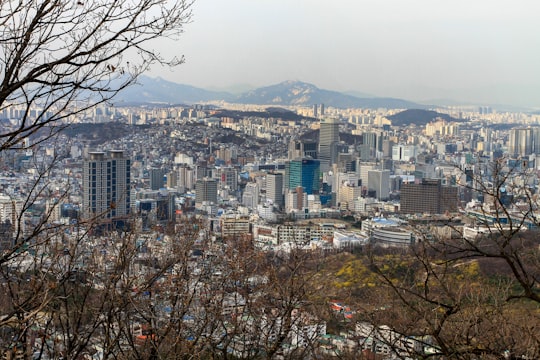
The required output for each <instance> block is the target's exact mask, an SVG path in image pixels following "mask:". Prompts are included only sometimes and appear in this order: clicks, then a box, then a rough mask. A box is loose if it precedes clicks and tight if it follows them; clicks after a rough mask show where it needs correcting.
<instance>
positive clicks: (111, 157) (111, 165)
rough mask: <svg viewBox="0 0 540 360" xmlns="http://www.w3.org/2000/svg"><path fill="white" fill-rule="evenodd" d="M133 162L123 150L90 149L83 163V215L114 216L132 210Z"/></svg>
mask: <svg viewBox="0 0 540 360" xmlns="http://www.w3.org/2000/svg"><path fill="white" fill-rule="evenodd" d="M130 182H131V161H130V159H129V158H127V157H126V156H124V152H123V151H122V150H110V151H109V152H108V153H105V152H90V153H88V157H87V158H86V159H85V161H84V166H83V217H84V218H86V219H88V218H93V217H99V218H108V219H114V218H118V217H123V216H126V215H127V214H128V213H129V205H130V198H131V193H130V188H129V184H130Z"/></svg>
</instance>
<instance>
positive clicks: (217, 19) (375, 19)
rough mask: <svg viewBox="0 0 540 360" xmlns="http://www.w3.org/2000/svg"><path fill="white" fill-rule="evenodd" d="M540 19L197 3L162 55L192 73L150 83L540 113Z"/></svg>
mask: <svg viewBox="0 0 540 360" xmlns="http://www.w3.org/2000/svg"><path fill="white" fill-rule="evenodd" d="M539 17H540V1H538V0H507V1H502V0H445V1H442V0H333V1H329V0H324V1H323V0H196V4H195V5H194V18H193V23H191V24H189V25H187V26H186V29H185V30H186V33H185V34H184V35H183V36H182V38H181V39H180V41H178V42H177V43H176V44H175V46H174V47H171V46H168V47H167V48H166V49H162V50H161V51H162V52H163V53H165V54H169V53H170V54H172V52H173V51H174V53H176V54H184V55H185V56H186V64H184V65H182V66H180V67H178V68H176V69H175V70H174V71H173V72H172V73H169V72H165V71H161V70H160V69H154V71H153V73H152V75H159V76H163V77H165V78H167V79H169V80H173V81H175V82H179V83H184V84H190V85H194V86H199V87H205V88H210V87H213V88H227V87H230V86H234V85H238V84H249V85H252V86H254V87H256V86H266V85H272V84H276V83H279V82H281V81H284V80H301V81H305V82H309V83H313V84H315V85H317V86H318V87H320V88H324V89H329V90H337V91H348V90H356V91H361V92H365V93H370V94H374V95H377V96H394V97H401V98H406V99H412V100H426V99H437V98H452V99H457V100H461V101H470V102H476V103H478V102H486V103H488V102H489V103H504V104H519V105H522V104H528V105H534V106H538V107H540V19H539Z"/></svg>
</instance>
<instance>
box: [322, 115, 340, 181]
mask: <svg viewBox="0 0 540 360" xmlns="http://www.w3.org/2000/svg"><path fill="white" fill-rule="evenodd" d="M338 143H339V119H336V118H322V119H321V123H320V130H319V159H320V160H321V169H322V170H323V171H328V169H330V167H331V165H332V164H334V163H335V162H336V159H337V144H338Z"/></svg>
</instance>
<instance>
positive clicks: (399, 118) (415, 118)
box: [388, 109, 464, 126]
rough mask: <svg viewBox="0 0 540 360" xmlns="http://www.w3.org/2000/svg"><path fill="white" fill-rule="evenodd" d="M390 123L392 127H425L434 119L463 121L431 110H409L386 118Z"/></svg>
mask: <svg viewBox="0 0 540 360" xmlns="http://www.w3.org/2000/svg"><path fill="white" fill-rule="evenodd" d="M388 119H389V120H390V121H392V125H393V126H408V125H412V124H414V125H416V126H425V125H426V124H429V123H430V122H432V121H435V120H436V119H443V120H445V121H447V122H463V121H464V120H460V119H456V118H454V117H452V116H450V115H448V114H442V113H439V112H436V111H432V110H422V109H409V110H405V111H402V112H399V113H397V114H394V115H391V116H388Z"/></svg>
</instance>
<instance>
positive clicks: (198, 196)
mask: <svg viewBox="0 0 540 360" xmlns="http://www.w3.org/2000/svg"><path fill="white" fill-rule="evenodd" d="M203 202H209V203H214V204H216V203H217V181H216V180H214V179H209V178H204V179H202V180H197V183H196V184H195V206H197V205H201V204H202V203H203Z"/></svg>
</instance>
